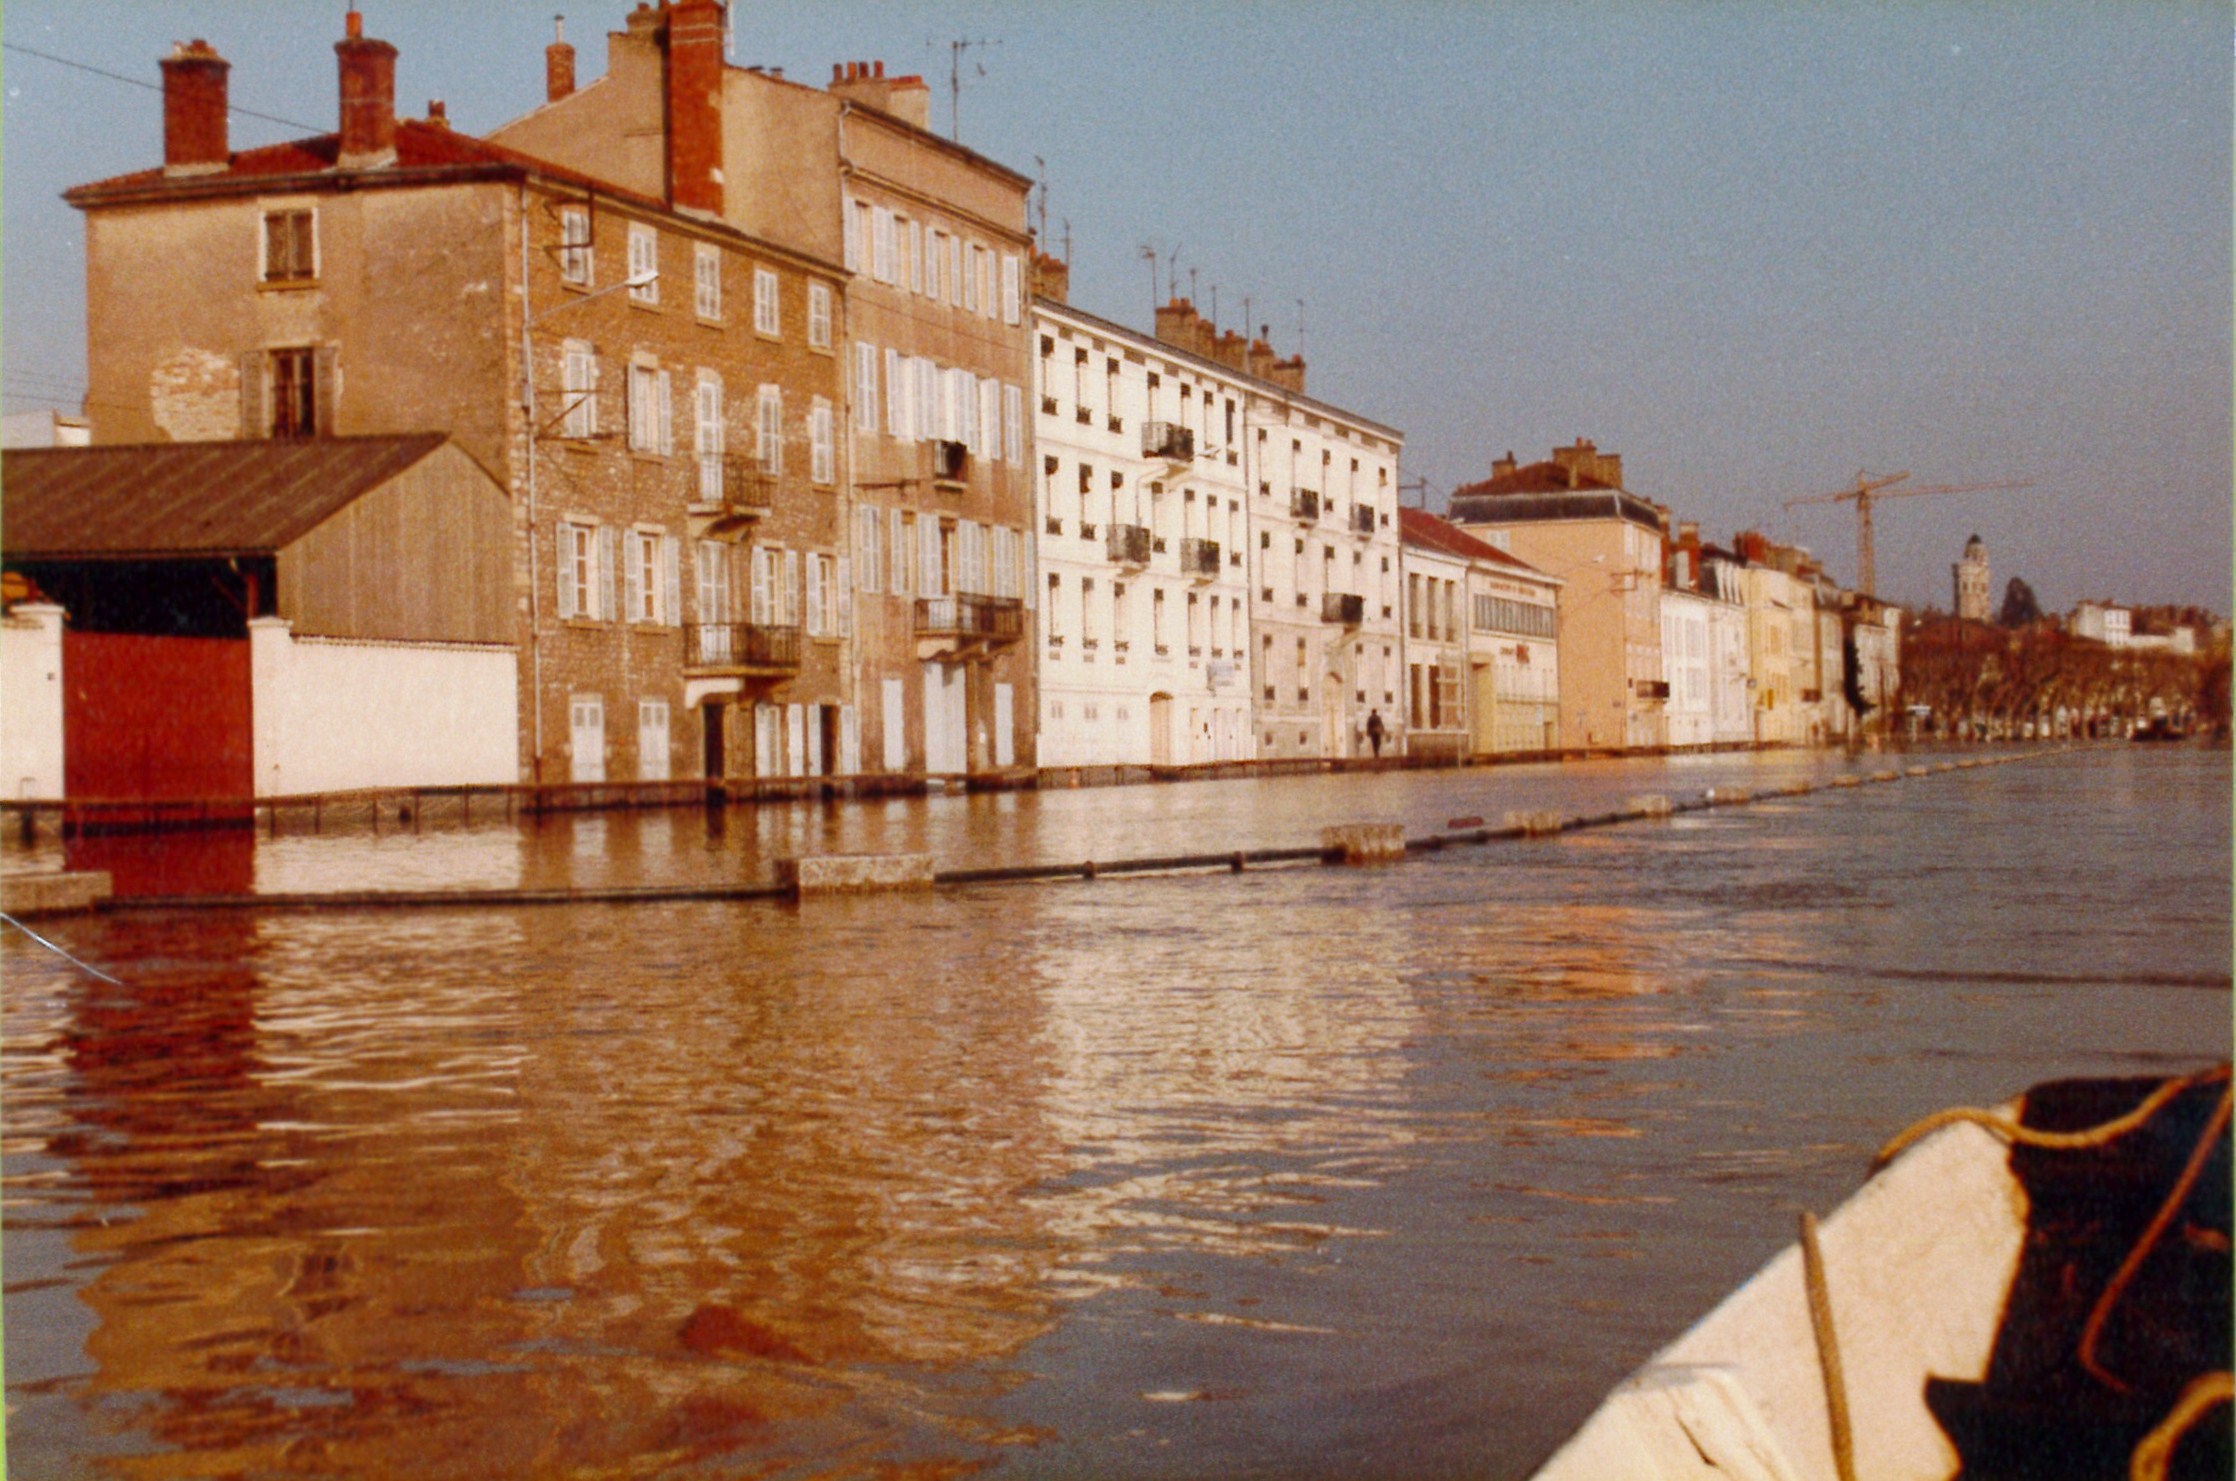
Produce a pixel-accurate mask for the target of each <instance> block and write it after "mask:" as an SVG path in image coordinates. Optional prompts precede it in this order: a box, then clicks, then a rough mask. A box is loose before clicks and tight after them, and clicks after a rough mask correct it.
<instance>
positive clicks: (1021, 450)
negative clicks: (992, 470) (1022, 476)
mask: <svg viewBox="0 0 2236 1481" xmlns="http://www.w3.org/2000/svg"><path fill="white" fill-rule="evenodd" d="M1002 456H1003V457H1004V458H1005V459H1007V460H1008V461H1009V462H1010V464H1011V465H1013V466H1014V465H1017V464H1021V463H1023V462H1024V461H1025V393H1024V392H1023V391H1022V390H1020V389H1019V388H1018V387H1016V386H1003V387H1002Z"/></svg>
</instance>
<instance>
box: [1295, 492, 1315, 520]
mask: <svg viewBox="0 0 2236 1481" xmlns="http://www.w3.org/2000/svg"><path fill="white" fill-rule="evenodd" d="M1289 516H1290V518H1292V519H1318V518H1319V517H1320V495H1319V494H1318V493H1317V492H1316V491H1315V490H1312V489H1298V490H1297V491H1296V492H1295V493H1293V494H1291V495H1289Z"/></svg>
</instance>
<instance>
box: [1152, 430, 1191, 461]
mask: <svg viewBox="0 0 2236 1481" xmlns="http://www.w3.org/2000/svg"><path fill="white" fill-rule="evenodd" d="M1141 455H1142V456H1143V457H1145V458H1162V459H1163V460H1164V461H1165V462H1168V463H1193V462H1194V461H1195V460H1196V432H1195V429H1194V428H1193V427H1184V426H1182V425H1181V424H1180V423H1178V422H1145V423H1143V425H1142V428H1141Z"/></svg>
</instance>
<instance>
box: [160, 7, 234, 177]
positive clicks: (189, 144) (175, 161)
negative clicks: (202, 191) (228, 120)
mask: <svg viewBox="0 0 2236 1481" xmlns="http://www.w3.org/2000/svg"><path fill="white" fill-rule="evenodd" d="M162 67H163V173H164V174H166V175H207V174H209V173H210V172H212V171H213V170H222V169H224V168H225V167H226V165H227V164H228V163H230V162H231V160H232V157H233V156H232V153H231V151H230V150H229V149H228V148H227V147H226V142H225V74H226V73H228V72H230V71H232V70H233V64H232V63H231V62H228V61H227V60H225V58H223V57H221V56H219V55H218V54H217V52H216V51H215V50H214V49H213V48H212V47H211V46H210V44H209V43H208V42H207V41H204V40H202V39H201V38H200V37H196V38H195V39H194V40H192V41H189V42H185V43H183V44H178V45H173V46H172V48H171V54H170V55H169V56H167V57H165V58H164V59H163V61H162Z"/></svg>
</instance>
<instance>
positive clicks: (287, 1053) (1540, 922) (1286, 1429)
mask: <svg viewBox="0 0 2236 1481" xmlns="http://www.w3.org/2000/svg"><path fill="white" fill-rule="evenodd" d="M1883 764H1886V763H1884V762H1882V761H1876V760H1874V761H1871V762H1867V763H1864V765H1865V766H1866V769H1870V768H1872V767H1875V766H1877V765H1883ZM1849 765H1851V763H1849V762H1847V761H1844V760H1842V759H1841V758H1838V757H1822V756H1801V755H1786V756H1769V757H1749V756H1738V757H1718V758H1702V759H1697V760H1684V761H1640V762H1624V763H1612V762H1611V763H1600V764H1594V765H1591V766H1586V767H1569V768H1558V769H1556V768H1527V769H1511V770H1509V769H1500V770H1496V771H1488V772H1479V771H1471V772H1461V773H1403V774H1390V775H1382V776H1374V777H1352V778H1294V779H1285V780H1265V781H1254V782H1228V783H1201V784H1189V785H1182V786H1157V787H1139V788H1127V789H1108V790H1099V791H1081V792H1072V793H1059V794H1040V795H1035V794H1016V795H1008V796H992V797H952V798H934V799H912V800H907V801H894V802H878V803H864V804H844V805H833V806H827V807H826V806H800V807H786V808H767V809H762V810H759V811H750V810H741V811H735V812H732V813H730V814H728V815H727V816H726V817H724V818H721V819H719V820H709V819H708V818H706V817H705V816H704V815H702V814H699V813H697V812H668V813H641V814H618V813H617V814H606V815H601V816H596V817H578V818H572V819H567V818H559V819H550V820H546V821H545V822H544V823H543V824H542V825H541V826H540V827H534V828H519V829H515V828H510V827H504V826H479V827H476V828H473V829H464V830H459V829H451V830H433V831H427V832H423V833H421V834H419V835H417V836H413V835H409V834H406V835H402V836H398V835H396V834H394V833H390V834H387V835H384V836H382V837H380V838H377V839H375V838H373V837H371V836H370V835H369V834H366V833H363V832H362V831H360V832H356V833H344V834H341V835H338V836H337V835H325V836H321V837H317V838H304V837H282V838H280V839H278V840H263V841H256V842H253V843H246V844H245V852H244V851H243V850H244V840H243V839H242V838H241V837H238V836H236V837H235V838H233V839H231V840H227V841H224V842H222V843H220V844H218V845H216V847H218V848H219V849H231V850H233V851H234V853H233V854H229V855H227V856H226V859H225V861H224V862H223V863H222V870H226V871H232V876H231V877H235V878H237V879H238V880H239V881H241V882H242V883H243V884H244V885H245V887H249V888H255V889H259V890H265V891H289V892H293V891H304V890H326V889H336V890H339V889H359V888H376V889H393V888H439V887H446V886H449V887H464V886H501V885H509V884H528V885H542V884H553V883H576V884H609V883H610V884H644V883H663V882H671V881H677V882H680V881H685V880H691V881H707V880H724V879H750V878H759V877H761V876H762V875H763V874H765V872H766V869H767V865H768V861H769V860H770V859H771V858H773V857H774V856H775V855H776V854H777V853H780V852H784V851H786V850H789V849H793V848H830V847H843V848H902V847H908V848H926V849H930V850H931V851H933V852H934V853H935V854H937V855H938V856H939V858H940V861H941V863H942V864H943V865H944V866H966V865H980V864H991V863H1017V862H1031V861H1036V860H1039V861H1053V860H1073V859H1084V858H1090V857H1091V858H1098V859H1112V858H1120V857H1125V856H1128V855H1147V854H1168V853H1174V852H1183V851H1185V852H1197V851H1204V852H1208V851H1215V850H1228V849H1233V848H1242V847H1253V848H1255V847H1278V846H1284V845H1294V844H1298V843H1310V842H1313V841H1315V840H1316V838H1317V831H1318V828H1319V827H1320V826H1321V825H1323V824H1325V823H1329V822H1342V821H1352V820H1362V819H1376V818H1386V819H1390V820H1393V821H1403V822H1405V823H1406V824H1407V825H1408V829H1409V831H1413V832H1420V831H1427V830H1429V829H1433V828H1437V827H1441V826H1442V825H1443V824H1444V823H1445V821H1446V820H1447V819H1449V818H1452V817H1456V816H1483V817H1487V818H1488V819H1489V820H1490V821H1492V822H1494V823H1495V822H1497V821H1498V819H1499V816H1500V814H1501V813H1502V812H1503V811H1504V810H1505V809H1508V808H1558V809H1560V810H1563V811H1569V812H1575V811H1586V812H1589V811H1602V810H1605V809H1607V808H1609V807H1611V806H1614V805H1616V804H1619V803H1621V802H1622V801H1624V800H1625V799H1627V798H1629V797H1631V796H1635V795H1638V794H1641V793H1653V792H1661V793H1667V794H1670V795H1679V796H1681V795H1685V794H1688V793H1693V792H1697V791H1699V790H1701V789H1702V788H1704V787H1707V786H1728V785H1737V786H1752V787H1757V788H1763V787H1769V786H1774V785H1776V784H1777V783H1778V782H1780V781H1784V780H1789V779H1792V778H1794V777H1797V776H1803V775H1814V774H1819V773H1824V772H1829V771H1833V770H1838V769H1843V768H1846V767H1848V766H1849ZM2229 815H2230V769H2229V758H2228V757H2227V755H2226V754H2213V753H2205V752H2197V751H2189V750H2173V749H2150V748H2140V747H2138V748H2125V749H2100V750H2094V751H2084V752H2077V753H2071V754H2064V755H2055V756H2050V755H2045V756H2040V757H2036V758H2031V759H2029V760H2027V761H2024V762H2022V763H2019V764H2016V765H2012V766H2006V767H1996V768H1985V769H1981V770H1975V771H1964V772H1955V773H1948V774H1942V775H1935V776H1931V777H1926V778H1919V779H1912V780H1908V781H1905V782H1903V783H1901V784H1899V785H1894V786H1876V787H1866V788H1861V789H1855V790H1837V791H1834V790H1828V791H1822V792H1818V793H1815V794H1812V795H1810V796H1806V797H1793V798H1784V797H1781V798H1776V799H1773V800H1770V801H1766V802H1763V803H1759V804H1757V805H1755V806H1753V807H1749V808H1744V809H1722V810H1717V811H1713V812H1707V813H1697V814H1689V815H1686V816H1683V817H1679V818H1676V819H1673V820H1669V821H1666V822H1656V823H1641V824H1634V825H1627V826H1623V827H1617V828H1609V829H1601V830H1597V831H1593V832H1589V833H1583V834H1575V835H1566V836H1562V837H1558V838H1550V839H1542V840H1536V841H1531V842H1516V843H1500V844H1492V845H1488V846H1485V847H1481V848H1465V849H1454V850H1447V851H1445V852H1443V853H1441V854H1437V855H1433V856H1428V857H1423V858H1417V859H1415V860H1414V861H1411V862H1408V863H1407V864H1404V865H1402V866H1398V867H1392V868H1382V869H1371V870H1346V869H1325V868H1297V869H1280V870H1265V871H1252V872H1250V873H1247V874H1243V875H1239V876H1235V875H1227V874H1200V875H1194V876H1158V877H1144V878H1126V879H1104V880H1099V881H1095V882H1071V883H1063V884H1054V885H1030V886H985V887H974V888H967V889H957V890H948V891H942V892H939V893H937V894H931V895H922V896H909V897H894V896H888V897H882V898H874V899H858V900H816V901H810V902H807V903H806V904H804V905H797V906H795V905H782V904H775V903H767V902H746V903H737V902H731V903H717V902H693V903H663V904H652V905H644V904H640V905H628V906H612V905H577V906H567V907H508V908H480V909H434V910H413V911H382V912H362V911H359V912H348V911H309V912H296V911H241V912H235V911H227V912H218V913H195V912H184V911H154V912H145V913H141V912H134V913H119V914H113V915H108V916H103V917H96V918H79V919H72V920H65V921H56V922H53V923H52V924H51V925H49V926H42V927H41V930H42V933H43V934H45V935H47V936H49V937H50V938H51V939H52V940H53V941H54V942H55V943H56V944H57V945H59V946H62V947H64V948H66V949H67V950H68V951H69V952H71V953H72V954H74V955H75V956H77V957H79V958H81V959H83V961H84V962H86V963H88V964H90V965H91V966H92V967H95V968H97V969H98V970H99V971H100V972H101V973H104V974H106V975H107V976H108V977H111V978H114V979H116V980H115V981H113V982H111V981H104V980H102V979H101V978H99V977H95V976H93V975H90V974H89V973H87V972H85V971H83V970H80V969H79V968H77V967H74V966H72V965H71V964H70V963H68V962H67V961H64V960H62V959H61V958H60V957H58V956H56V955H54V954H53V953H51V952H49V951H48V950H46V949H45V948H43V947H40V946H38V945H36V944H33V943H32V942H30V941H29V940H27V939H26V938H24V937H23V936H21V935H20V934H17V933H15V932H12V931H11V932H9V933H8V935H7V939H6V941H5V944H4V946H0V972H4V974H5V977H4V983H5V993H4V999H0V1002H4V1014H0V1105H4V1108H5V1109H4V1143H0V1153H4V1171H5V1185H6V1205H5V1226H4V1239H5V1281H6V1287H5V1312H4V1317H5V1322H6V1380H7V1402H8V1416H7V1442H8V1449H9V1451H10V1460H11V1461H12V1462H13V1465H14V1470H13V1471H12V1472H11V1474H18V1475H24V1476H36V1477H62V1478H69V1477H77V1476H87V1477H95V1476H119V1477H145V1478H176V1477H202V1476H247V1477H262V1476H364V1477H386V1476H408V1477H507V1476H521V1477H547V1476H620V1475H626V1476H676V1477H691V1478H700V1477H735V1476H756V1477H761V1476H781V1477H807V1476H826V1475H861V1474H878V1475H888V1476H915V1477H935V1476H949V1475H958V1474H964V1473H971V1472H990V1473H993V1474H999V1475H1005V1476H1026V1477H1041V1476H1075V1475H1097V1476H1136V1477H1180V1476H1200V1475H1206V1474H1217V1475H1222V1476H1267V1477H1274V1476H1280V1477H1292V1476H1295V1477H1308V1476H1354V1475H1366V1476H1403V1477H1417V1476H1442V1475H1450V1476H1493V1477H1496V1476H1512V1475H1520V1474H1525V1473H1526V1472H1527V1471H1528V1470H1529V1468H1530V1467H1531V1466H1532V1465H1533V1464H1534V1463H1535V1462H1536V1461H1538V1460H1539V1459H1541V1458H1542V1457H1543V1456H1544V1455H1545V1454H1546V1453H1547V1452H1548V1451H1549V1450H1550V1449H1551V1448H1552V1447H1553V1446H1554V1445H1556V1444H1557V1443H1558V1442H1559V1440H1560V1439H1561V1438H1562V1437H1563V1436H1564V1435H1565V1434H1566V1433H1567V1432H1568V1431H1570V1430H1571V1429H1573V1428H1574V1427H1575V1425H1576V1424H1577V1423H1578V1422H1580V1421H1581V1420H1582V1418H1583V1417H1584V1416H1585V1415H1586V1414H1587V1413H1588V1412H1589V1411H1590V1409H1591V1408H1592V1407H1593V1405H1594V1404H1595V1403H1596V1402H1597V1400H1598V1397H1599V1396H1600V1394H1601V1393H1602V1392H1603V1391H1604V1390H1605V1389H1606V1388H1607V1387H1608V1386H1609V1385H1611V1384H1612V1383H1614V1382H1615V1381H1616V1380H1617V1379H1619V1378H1620V1376H1621V1375H1622V1374H1623V1373H1624V1372H1626V1371H1627V1370H1628V1369H1630V1368H1631V1367H1633V1366H1635V1365H1636V1364H1637V1363H1638V1362H1639V1361H1641V1360H1642V1359H1643V1358H1644V1357H1646V1356H1647V1355H1648V1354H1649V1353H1650V1352H1651V1351H1652V1350H1653V1349H1654V1348H1656V1347H1658V1346H1659V1345H1661V1344H1662V1343H1664V1342H1666V1341H1667V1340H1669V1339H1670V1338H1671V1337H1673V1336H1675V1335H1676V1334H1677V1333H1678V1332H1679V1331H1681V1330H1682V1329H1683V1328H1684V1327H1685V1326H1686V1325H1687V1324H1689V1323H1690V1322H1691V1321H1692V1320H1693V1319H1694V1318H1695V1317H1696V1316H1697V1315H1699V1314H1700V1313H1701V1312H1702V1311H1704V1310H1705V1309H1706V1308H1707V1307H1708V1306H1710V1305H1712V1304H1713V1303H1714V1302H1715V1300H1716V1299H1718V1297H1719V1296H1720V1295H1721V1294H1722V1292H1724V1291H1725V1290H1727V1289H1728V1288H1729V1287H1731V1286H1732V1285H1733V1284H1735V1283H1737V1282H1738V1281H1739V1280H1741V1279H1743V1278H1745V1276H1746V1275H1747V1274H1748V1273H1749V1272H1751V1271H1752V1270H1753V1269H1754V1268H1755V1267H1756V1266H1757V1265H1759V1264H1760V1263H1761V1262H1762V1261H1763V1260H1764V1259H1765V1258H1767V1257H1768V1255H1769V1254H1771V1253H1772V1252H1773V1251H1774V1250H1775V1249H1776V1248H1777V1247H1778V1246H1780V1245H1781V1244H1782V1243H1784V1242H1786V1241H1787V1240H1788V1239H1790V1238H1791V1232H1792V1228H1793V1219H1794V1214H1795V1211H1796V1210H1798V1209H1800V1208H1804V1207H1807V1208H1813V1209H1816V1210H1818V1211H1820V1212H1821V1211H1824V1210H1826V1209H1829V1208H1830V1207H1831V1206H1833V1205H1834V1204H1836V1203H1837V1202H1838V1201H1839V1200H1840V1199H1841V1198H1843V1197H1844V1196H1846V1194H1847V1193H1848V1192H1849V1191H1851V1190H1852V1189H1853V1188H1854V1186H1855V1185H1856V1183H1857V1182H1858V1180H1859V1179H1860V1177H1861V1176H1862V1173H1863V1169H1864V1164H1865V1161H1866V1159H1867V1158H1868V1156H1869V1153H1870V1151H1871V1149H1872V1148H1873V1147H1875V1146H1876V1145H1877V1144H1878V1142H1879V1141H1880V1140H1882V1139H1883V1138H1884V1137H1885V1136H1886V1135H1887V1134H1889V1133H1891V1132H1892V1131H1894V1130H1895V1129H1897V1128H1899V1127H1900V1126H1901V1125H1903V1124H1905V1123H1906V1122H1908V1121H1910V1120H1912V1119H1914V1118H1915V1117H1917V1116H1919V1115H1922V1114H1924V1113H1926V1112H1928V1111H1931V1110H1934V1109H1937V1108H1939V1107H1941V1106H1944V1105H1948V1104H1952V1103H1959V1102H1969V1103H1982V1102H1989V1101H1995V1100H1999V1099H2002V1098H2003V1097H2005V1096H2007V1095H2009V1094H2011V1093H2012V1092H2014V1091H2016V1090H2018V1089H2020V1088H2023V1087H2024V1086H2025V1085H2027V1084H2028V1083H2030V1082H2033V1081H2036V1080H2041V1079H2044V1078H2048V1077H2052V1076H2058V1075H2069V1074H2119V1073H2140V1072H2151V1071H2160V1070H2173V1069H2176V1068H2183V1067H2188V1066H2191V1065H2194V1064H2196V1063H2199V1062H2201V1061H2204V1060H2207V1059H2212V1058H2218V1057H2225V1056H2226V1055H2227V1054H2228V1053H2229V1041H2230V1032H2231V1019H2230V1001H2229V968H2230V891H2229V881H2230V854H2229ZM208 846H210V845H209V844H208V841H207V840H203V841H201V842H199V843H197V842H195V841H191V840H177V839H173V840H168V841H166V842H165V843H164V844H162V845H160V846H157V847H156V848H155V849H154V850H153V851H152V852H151V851H150V850H148V849H144V848H143V849H140V850H139V853H138V854H137V855H136V856H134V857H132V858H131V859H130V860H129V862H130V863H131V865H132V866H133V867H136V868H139V869H141V870H142V871H143V875H142V877H143V878H144V879H146V880H148V881H150V882H152V883H153V884H154V885H155V886H157V887H160V886H161V884H162V881H163V880H165V879H171V880H188V881H190V880H193V879H196V878H207V877H211V876H212V875H213V874H214V873H217V872H220V866H219V865H215V864H212V863H210V862H209V861H208V860H207V859H195V858H192V857H187V856H186V855H187V854H190V853H191V851H192V850H193V849H195V848H198V847H208ZM136 847H137V846H136ZM164 851H169V857H168V858H166V857H163V856H162V855H163V853H164ZM181 851H185V852H184V853H182V852H181ZM17 857H18V858H20V857H22V856H21V855H20V853H19V854H18V855H17Z"/></svg>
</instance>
